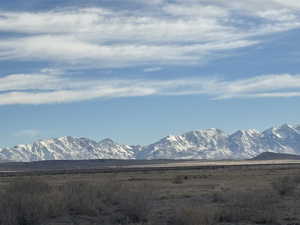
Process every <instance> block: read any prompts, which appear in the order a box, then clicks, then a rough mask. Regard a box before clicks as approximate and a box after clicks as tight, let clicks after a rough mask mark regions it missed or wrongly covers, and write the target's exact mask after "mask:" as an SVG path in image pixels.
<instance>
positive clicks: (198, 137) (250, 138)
mask: <svg viewBox="0 0 300 225" xmlns="http://www.w3.org/2000/svg"><path fill="white" fill-rule="evenodd" d="M262 152H275V153H289V154H300V125H298V126H292V125H288V124H284V125H282V126H280V127H272V128H270V129H267V130H265V131H263V132H258V131H256V130H239V131H236V132H234V133H232V134H226V133H225V132H223V131H222V130H219V129H215V128H211V129H206V130H196V131H190V132H187V133H184V134H182V135H178V136H167V137H164V138H162V139H161V140H159V141H157V142H155V143H153V144H150V145H146V146H140V145H134V146H130V145H125V144H119V143H116V142H114V141H113V140H111V139H104V140H102V141H100V142H97V141H94V140H91V139H88V138H82V137H80V138H76V137H70V136H66V137H60V138H52V139H48V140H39V141H36V142H34V143H33V144H26V145H17V146H15V147H13V148H2V149H0V160H4V161H21V162H30V161H41V160H79V159H211V160H219V159H249V158H253V157H255V156H257V155H259V154H260V153H262Z"/></svg>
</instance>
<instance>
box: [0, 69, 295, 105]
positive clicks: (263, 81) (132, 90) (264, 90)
mask: <svg viewBox="0 0 300 225" xmlns="http://www.w3.org/2000/svg"><path fill="white" fill-rule="evenodd" d="M46 71H47V70H46ZM24 78H26V79H24ZM1 79H2V80H0V81H1V82H0V84H3V85H2V86H1V85H0V105H12V104H53V103H67V102H78V101H86V100H91V99H101V98H120V97H133V96H136V97H137V96H149V95H168V96H172V95H207V96H209V97H210V98H211V99H219V100H220V99H230V98H262V97H264V98H270V97H277V98H278V97H297V96H299V93H300V75H291V74H276V75H263V76H257V77H253V78H248V79H239V80H227V81H226V80H222V79H218V78H209V77H206V78H203V77H202V78H198V77H193V78H185V79H169V80H145V79H127V80H126V79H92V80H91V79H89V80H82V79H75V78H72V77H70V76H69V77H67V76H62V75H56V76H53V74H47V72H45V71H44V72H43V73H41V74H38V73H37V74H21V75H18V74H16V75H8V76H5V77H3V78H1ZM20 80H26V81H27V83H26V82H25V81H24V82H19V81H20Z"/></svg>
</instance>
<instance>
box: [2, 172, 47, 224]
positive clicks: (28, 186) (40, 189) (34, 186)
mask: <svg viewBox="0 0 300 225" xmlns="http://www.w3.org/2000/svg"><path fill="white" fill-rule="evenodd" d="M49 190H50V186H49V185H48V184H47V183H46V182H44V181H42V180H40V179H36V178H25V179H20V180H18V181H14V182H12V183H10V184H9V185H8V187H7V188H6V189H5V190H4V191H3V192H2V194H1V202H0V224H1V225H39V224H40V223H41V222H42V221H43V220H44V219H45V218H47V217H48V216H51V215H49V211H48V205H47V202H48V200H49V198H48V197H47V196H48V192H49Z"/></svg>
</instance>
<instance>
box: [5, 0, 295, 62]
mask: <svg viewBox="0 0 300 225" xmlns="http://www.w3.org/2000/svg"><path fill="white" fill-rule="evenodd" d="M131 1H135V0H131ZM139 2H140V3H144V4H148V6H149V2H151V4H150V5H151V7H150V6H149V9H148V8H147V10H149V11H150V12H147V13H145V14H141V13H139V11H138V10H136V11H134V10H133V11H131V12H130V13H129V12H128V11H127V10H125V9H122V8H120V9H108V8H103V7H94V8H82V9H76V8H73V9H70V8H66V9H60V10H52V11H46V12H45V11H44V12H8V11H1V12H0V32H7V31H9V32H15V33H18V34H21V37H20V36H19V37H14V36H13V35H12V36H10V37H9V38H2V39H0V60H44V61H50V62H56V63H57V62H59V63H60V64H68V65H70V64H71V65H75V64H76V65H78V64H81V65H82V64H84V65H87V66H90V67H123V66H136V65H139V66H140V65H145V64H147V65H152V64H153V63H154V64H158V66H159V64H184V65H188V64H189V63H190V64H194V63H200V64H201V63H205V62H206V61H207V59H208V58H209V59H212V58H214V57H218V56H219V54H216V53H219V52H222V53H223V52H225V51H230V50H232V49H237V48H243V47H247V46H251V45H255V44H258V43H260V42H261V41H260V40H259V39H260V37H261V36H262V35H266V34H270V33H275V32H282V31H286V30H290V29H295V28H299V27H300V19H299V10H300V8H299V3H297V1H293V0H288V1H286V0H285V1H284V0H266V1H263V2H262V1H259V0H251V1H250V0H245V1H224V0H222V1H209V2H208V1H205V0H203V1H202V0H201V1H194V0H187V1H184V3H183V2H182V1H175V2H174V3H172V4H170V3H168V1H163V0H156V1H139ZM251 17H252V18H253V19H254V20H255V21H256V22H255V24H254V25H247V26H240V24H237V21H239V23H241V22H242V23H245V24H250V23H251ZM257 19H262V20H260V22H258V20H257ZM249 20H250V21H249ZM218 51H219V52H218Z"/></svg>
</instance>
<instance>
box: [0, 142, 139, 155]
mask: <svg viewBox="0 0 300 225" xmlns="http://www.w3.org/2000/svg"><path fill="white" fill-rule="evenodd" d="M0 158H1V159H5V160H12V161H39V160H79V159H104V158H105V159H131V158H134V151H133V149H132V148H131V147H130V146H127V145H121V144H117V143H115V142H113V141H112V140H110V139H104V140H102V141H100V142H99V143H97V142H96V141H93V140H90V139H87V138H73V137H61V138H55V139H49V140H41V141H37V142H35V143H33V144H32V145H17V146H15V147H14V148H10V149H8V148H5V149H2V150H1V151H0Z"/></svg>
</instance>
